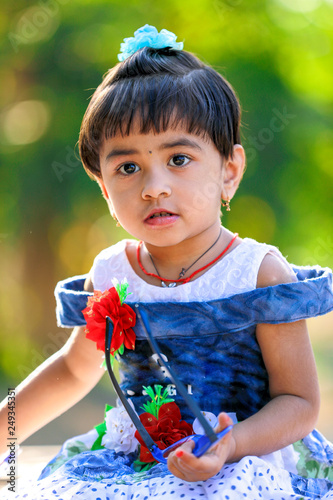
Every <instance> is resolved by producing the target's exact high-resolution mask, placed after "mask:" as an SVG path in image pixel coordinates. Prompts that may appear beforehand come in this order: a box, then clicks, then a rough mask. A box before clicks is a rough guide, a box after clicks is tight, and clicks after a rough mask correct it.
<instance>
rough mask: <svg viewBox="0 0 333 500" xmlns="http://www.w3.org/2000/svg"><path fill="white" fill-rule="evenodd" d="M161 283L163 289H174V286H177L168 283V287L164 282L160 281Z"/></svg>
mask: <svg viewBox="0 0 333 500" xmlns="http://www.w3.org/2000/svg"><path fill="white" fill-rule="evenodd" d="M161 283H162V286H163V287H164V288H174V287H175V286H177V283H169V284H168V285H167V284H166V283H164V281H162V282H161Z"/></svg>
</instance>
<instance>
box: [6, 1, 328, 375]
mask: <svg viewBox="0 0 333 500" xmlns="http://www.w3.org/2000/svg"><path fill="white" fill-rule="evenodd" d="M332 10H333V6H332V2H330V1H328V0H327V1H325V0H316V1H315V0H303V1H297V0H290V1H287V0H251V1H250V0H183V1H182V2H179V1H175V0H169V1H168V2H164V3H159V2H152V1H150V0H138V1H135V0H130V1H127V2H126V4H124V3H123V2H122V1H121V0H109V1H106V0H96V1H94V2H92V1H89V0H71V1H70V2H69V1H68V0H42V1H38V2H37V1H36V2H35V3H33V2H30V3H29V5H27V2H25V1H23V0H17V1H15V2H10V1H9V0H4V1H3V3H2V11H1V12H0V32H1V35H2V36H1V39H0V44H1V49H2V50H1V56H0V61H1V70H0V74H1V78H0V103H1V108H2V110H1V114H0V129H1V134H0V146H1V151H0V162H1V183H0V196H1V212H0V248H1V254H2V259H1V262H0V266H1V268H0V270H1V277H2V285H3V293H2V296H1V304H0V312H1V317H2V325H1V336H2V341H1V347H0V349H1V359H2V361H1V367H0V370H2V371H3V373H5V374H7V376H10V377H12V378H13V380H15V381H18V380H19V379H21V378H22V375H23V374H24V373H25V372H26V371H27V370H28V371H30V370H32V369H33V368H34V367H35V366H37V364H39V363H40V361H41V359H43V358H45V357H47V356H48V355H50V354H51V351H52V349H53V351H55V350H57V349H58V348H59V345H58V343H59V342H58V341H56V340H55V338H56V335H57V333H55V332H57V330H56V327H55V319H54V306H55V304H54V298H53V288H54V285H55V283H56V282H57V281H58V280H59V279H62V278H65V277H66V276H68V275H70V274H79V273H84V272H87V271H88V270H89V268H90V266H91V264H92V261H93V258H94V256H95V255H96V254H97V253H98V251H100V250H101V249H102V248H104V247H105V246H108V245H110V244H112V243H114V242H115V241H117V240H118V239H120V238H121V237H123V236H124V233H123V232H122V231H118V230H116V229H115V227H114V224H113V222H112V220H111V218H110V217H109V216H108V212H107V207H106V205H105V203H104V201H103V199H102V197H101V196H100V194H99V189H98V187H97V185H94V184H93V182H91V180H90V179H89V178H88V177H87V176H86V174H85V173H84V172H83V169H82V167H81V165H80V161H79V159H78V154H77V150H76V143H77V139H78V132H79V128H80V123H81V119H82V116H83V114H84V111H85V109H86V106H87V104H88V101H89V98H90V96H91V94H92V93H93V90H94V89H95V88H96V87H97V86H98V84H99V83H100V81H101V78H102V75H103V74H104V73H105V71H106V70H107V69H108V67H110V66H112V65H114V64H115V63H116V62H117V53H118V51H119V45H120V42H121V41H122V39H123V38H124V37H126V36H132V33H133V32H134V31H135V30H136V29H137V28H138V27H139V26H142V25H144V24H146V23H149V24H153V25H156V26H157V27H158V28H159V29H161V28H167V29H169V30H171V31H174V32H175V33H177V34H178V40H184V41H185V48H186V49H187V50H189V51H192V52H194V53H196V54H197V55H198V56H199V57H201V58H202V59H204V60H205V61H207V62H208V63H210V64H212V65H213V66H214V67H215V68H216V69H218V70H219V71H221V72H222V73H223V74H224V75H225V76H226V77H227V78H228V79H229V81H230V82H231V83H232V84H233V86H234V87H235V89H236V90H237V92H238V95H239V97H240V101H241V103H242V105H243V123H244V125H243V141H244V145H245V147H246V151H247V154H248V167H247V172H246V174H245V177H244V180H243V182H242V184H241V186H240V189H239V193H238V195H237V196H236V197H235V200H234V201H233V206H232V212H231V213H230V214H228V215H225V216H224V219H223V222H224V224H226V225H227V226H228V227H230V228H231V229H232V230H237V231H238V232H239V233H240V235H241V236H249V237H254V238H257V239H259V240H261V241H265V242H267V243H272V244H277V245H279V246H280V249H281V250H282V252H283V253H284V254H287V255H288V256H289V259H290V260H291V261H294V262H297V263H299V264H314V263H318V264H322V265H330V266H332V265H333V239H332V219H333V213H332V203H333V199H332V178H333V168H332V161H331V158H332V156H333V140H332V139H333V133H332V130H333V128H332V114H331V112H332V97H333V82H332V79H333V76H332V75H333V73H332V41H333V29H332V28H333V15H332V14H333V12H332ZM245 215H246V217H245ZM49 332H52V333H49ZM59 335H60V334H59ZM52 338H53V340H52ZM58 338H60V337H58ZM61 338H62V341H64V339H65V337H61ZM13 339H15V340H16V342H15V345H14V344H13ZM46 346H47V349H46ZM14 360H15V362H14Z"/></svg>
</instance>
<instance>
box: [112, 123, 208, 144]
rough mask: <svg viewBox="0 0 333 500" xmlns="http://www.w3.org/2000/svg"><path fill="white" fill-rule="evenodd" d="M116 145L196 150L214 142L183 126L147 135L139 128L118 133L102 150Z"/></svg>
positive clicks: (149, 132) (151, 132) (203, 134)
mask: <svg viewBox="0 0 333 500" xmlns="http://www.w3.org/2000/svg"><path fill="white" fill-rule="evenodd" d="M116 144H119V145H120V144H122V145H125V144H126V145H134V146H136V148H138V149H140V148H141V147H148V146H149V147H150V149H152V148H154V147H159V146H161V145H165V146H168V147H172V145H175V146H177V145H184V146H186V145H187V146H189V147H194V148H196V149H199V148H202V149H203V148H206V147H212V146H214V147H215V145H214V144H213V142H212V140H211V139H210V138H209V137H208V136H207V134H205V133H204V132H202V133H200V134H199V133H190V132H188V130H187V128H186V127H185V126H183V125H178V126H174V127H169V128H167V129H166V130H165V131H160V132H157V131H156V130H154V129H151V130H149V131H147V132H145V133H142V132H141V130H140V128H139V127H138V126H136V127H133V128H132V129H131V130H130V131H129V132H128V133H127V134H121V133H120V132H117V133H116V134H114V135H113V136H112V137H109V138H105V139H104V141H103V143H102V148H103V147H104V146H106V145H108V146H112V145H116Z"/></svg>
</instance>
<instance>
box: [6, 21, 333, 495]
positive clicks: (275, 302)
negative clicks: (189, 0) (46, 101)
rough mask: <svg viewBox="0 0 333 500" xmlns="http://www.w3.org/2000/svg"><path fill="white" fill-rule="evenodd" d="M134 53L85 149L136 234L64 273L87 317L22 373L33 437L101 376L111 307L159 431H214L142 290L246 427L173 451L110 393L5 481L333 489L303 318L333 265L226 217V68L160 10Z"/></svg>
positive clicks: (326, 294) (146, 419) (226, 489)
mask: <svg viewBox="0 0 333 500" xmlns="http://www.w3.org/2000/svg"><path fill="white" fill-rule="evenodd" d="M119 59H120V61H122V62H120V63H119V64H117V65H116V66H115V67H114V68H113V69H111V70H110V71H109V72H108V74H107V75H106V76H105V78H104V81H103V83H102V84H101V85H100V86H99V87H98V89H97V90H96V92H95V93H94V95H93V97H92V99H91V102H90V104H89V106H88V109H87V112H86V114H85V116H84V119H83V123H82V128H81V133H80V152H81V158H82V162H83V164H84V167H85V169H86V170H87V172H88V173H89V175H91V176H92V177H93V178H94V179H95V180H96V181H97V182H98V183H99V185H100V188H101V190H102V193H103V196H104V197H105V199H106V201H107V203H108V206H109V209H110V212H111V214H112V216H113V217H114V218H115V219H116V220H117V221H118V224H121V225H122V226H123V227H124V228H125V229H126V230H127V231H128V232H129V233H130V234H132V235H133V237H134V238H136V239H135V240H134V239H133V240H124V241H120V242H119V243H117V244H116V245H114V246H112V247H110V248H107V249H105V250H103V251H102V252H101V253H100V254H99V255H98V256H97V257H96V259H95V261H94V264H93V267H92V269H91V272H90V273H89V275H87V276H78V277H75V278H71V279H68V280H65V281H63V282H61V283H59V284H58V286H57V289H56V297H57V306H58V307H57V315H58V322H59V324H60V325H61V326H64V327H72V326H74V327H75V328H74V330H73V333H72V335H71V337H70V339H69V340H68V342H67V343H66V345H65V346H64V347H63V348H62V349H61V350H60V351H59V352H58V353H56V354H55V355H53V356H51V358H49V359H48V360H47V361H46V362H45V363H43V365H42V366H41V367H40V368H39V369H37V370H36V371H35V372H33V373H32V374H31V376H30V377H28V378H27V380H25V381H24V382H23V383H22V384H21V385H20V386H19V388H18V389H17V394H16V404H17V409H16V420H17V422H16V426H17V438H18V442H21V441H23V440H24V439H26V438H27V437H28V436H29V435H31V434H32V433H33V432H34V431H36V430H37V429H39V428H40V427H41V426H43V425H45V424H46V423H48V422H49V421H50V420H52V419H53V418H55V417H56V416H58V415H60V414H61V413H63V412H64V411H65V410H66V409H68V408H69V407H71V406H72V405H73V404H75V403H76V402H77V401H79V400H80V399H81V398H82V397H84V396H85V395H86V394H87V393H88V392H89V391H90V390H91V389H92V388H93V387H94V386H95V385H96V383H97V382H98V380H99V379H100V378H101V376H102V375H103V373H104V371H105V370H104V367H103V366H101V364H102V361H103V357H104V353H103V351H104V348H105V347H104V343H105V341H104V339H105V331H106V316H109V317H110V318H111V319H112V322H113V334H112V341H111V359H112V360H113V359H117V361H118V366H119V370H120V373H121V379H122V382H121V387H122V390H123V392H124V394H125V395H126V396H127V398H128V399H129V400H130V401H131V405H132V408H133V409H135V411H136V413H137V414H138V415H139V416H140V420H141V422H142V423H143V425H144V426H145V427H146V429H148V431H149V433H150V435H151V436H152V437H153V439H154V441H155V442H157V444H158V446H159V447H160V448H162V449H164V448H166V447H167V446H168V445H170V444H173V443H174V442H176V441H178V440H179V439H180V438H182V437H186V436H189V435H192V434H203V430H202V428H201V427H200V424H199V423H198V419H196V418H195V416H193V414H192V413H191V411H190V410H189V409H188V407H187V406H186V405H185V403H184V400H183V398H182V397H181V396H180V395H179V390H178V389H179V388H178V387H177V384H174V381H173V380H172V378H171V376H170V374H169V373H168V370H167V369H166V368H165V367H164V366H162V364H161V362H160V361H159V358H158V357H157V356H156V355H155V354H154V353H153V352H152V350H151V348H150V346H149V343H148V342H147V338H146V336H145V332H144V329H143V326H142V323H141V321H140V320H139V317H138V315H137V314H136V310H137V309H136V305H139V308H140V309H141V311H142V312H143V313H145V316H146V317H147V320H148V322H149V325H150V328H151V331H152V333H153V335H154V337H155V338H156V339H157V340H158V344H159V347H160V349H161V351H162V353H163V354H162V357H163V359H165V360H168V361H169V363H170V366H172V368H173V369H174V370H175V372H176V373H177V376H178V377H179V379H180V380H181V381H182V382H183V384H184V385H185V387H186V388H187V391H188V393H189V394H190V396H191V397H192V398H193V399H194V400H195V401H196V402H197V403H198V404H199V406H200V408H201V410H202V411H203V412H204V415H205V417H206V419H207V420H209V421H210V423H211V425H212V427H215V429H214V430H215V432H220V431H221V430H222V429H225V428H226V427H228V426H230V425H232V424H233V427H232V430H230V431H229V432H228V433H227V434H226V435H225V436H224V437H223V439H222V440H221V441H219V442H218V443H217V444H215V445H214V446H213V447H212V448H210V450H209V451H208V452H207V453H206V454H204V455H202V456H201V457H196V456H195V455H194V454H193V453H192V450H193V447H194V442H193V440H189V441H187V442H185V443H184V444H182V445H181V446H180V447H178V448H176V449H175V450H174V451H172V452H171V453H170V454H169V456H168V461H167V464H164V463H158V462H156V460H155V459H154V457H153V456H152V455H151V453H150V452H149V450H148V448H147V446H146V445H145V444H144V442H143V440H142V438H141V437H140V435H139V434H138V433H137V432H136V431H135V427H134V425H133V424H132V422H131V420H130V419H129V417H128V415H127V412H126V411H125V409H124V408H123V407H122V406H121V405H119V406H117V407H116V408H110V407H108V406H107V407H106V413H105V420H104V422H102V424H100V425H97V426H96V428H95V429H93V430H91V431H90V432H88V433H87V434H85V435H82V436H77V437H75V438H73V439H70V440H68V441H67V442H66V443H65V444H64V445H63V447H62V449H61V451H60V452H59V454H58V455H57V456H56V457H55V458H54V459H53V460H52V461H51V462H50V463H49V464H48V465H47V466H46V468H45V469H44V470H43V472H42V473H41V476H40V478H39V480H38V482H37V484H33V487H31V485H30V486H29V487H28V486H23V487H22V488H21V490H19V491H18V492H16V494H13V495H12V496H10V495H9V493H8V491H6V492H5V495H7V496H5V498H27V499H30V500H32V499H38V500H40V499H50V498H59V499H66V500H67V499H72V498H83V499H96V500H99V499H102V500H107V499H118V498H119V499H122V498H128V499H132V498H133V499H142V500H143V499H147V498H151V497H155V498H175V499H179V498H184V499H199V498H211V499H238V498H247V499H253V500H258V499H260V498H263V499H279V500H282V499H285V500H287V499H291V498H298V499H301V498H304V499H314V498H325V499H328V498H333V485H332V481H333V467H332V465H333V446H332V445H331V444H330V443H329V442H327V441H326V440H325V439H324V437H323V436H321V435H320V433H319V432H317V431H315V430H313V429H314V426H315V423H316V420H317V416H318V410H319V390H318V382H317V375H316V368H315V363H314V358H313V353H312V349H311V345H310V342H309V338H308V333H307V329H306V324H305V318H307V317H310V316H315V315H319V314H324V313H326V312H328V311H330V310H332V308H333V296H332V285H331V273H330V271H329V270H328V269H320V268H318V267H316V268H300V267H296V266H291V265H290V264H288V262H287V261H286V260H285V258H284V257H283V256H282V255H281V253H280V252H279V250H278V249H277V248H275V247H272V246H270V245H266V244H263V243H258V242H256V241H254V240H252V239H249V238H244V239H241V238H240V237H239V236H238V235H237V234H232V233H231V232H230V231H229V230H228V229H226V228H225V227H223V226H221V217H220V215H221V214H220V208H221V200H222V206H223V207H225V208H226V210H229V209H230V204H231V200H232V198H233V196H234V194H235V192H236V190H237V188H238V185H239V183H240V181H241V178H242V175H243V172H244V165H245V156H244V150H243V148H242V146H241V145H240V142H241V141H240V134H239V126H240V108H239V104H238V101H237V98H236V96H235V94H234V91H233V89H232V88H231V86H230V85H229V84H228V83H227V82H226V81H225V79H223V78H222V77H221V76H220V75H219V74H218V73H216V72H215V71H214V70H213V69H212V68H211V67H209V66H207V65H205V64H203V63H202V62H201V61H200V60H198V59H197V58H196V57H195V56H194V55H192V54H190V53H188V52H185V51H183V50H182V44H181V43H177V42H176V37H175V35H173V34H172V33H170V32H168V31H166V30H162V31H161V32H160V33H158V32H157V30H156V29H155V28H153V27H151V26H148V25H146V26H144V27H143V28H140V29H139V30H138V31H137V32H136V33H135V37H134V38H127V39H125V43H124V44H122V53H121V54H120V55H119ZM137 240H139V241H137ZM87 300H88V303H87ZM81 311H83V312H81ZM96 347H97V348H96ZM6 401H7V400H6ZM6 401H5V402H4V404H3V407H2V412H1V429H2V436H3V437H4V439H2V440H1V446H2V449H1V451H2V452H4V451H5V449H6V444H5V442H6V440H7V434H6V433H7V427H8V426H7V423H8V408H7V406H6ZM3 443H4V444H3Z"/></svg>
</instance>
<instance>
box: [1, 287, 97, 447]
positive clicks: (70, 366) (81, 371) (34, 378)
mask: <svg viewBox="0 0 333 500" xmlns="http://www.w3.org/2000/svg"><path fill="white" fill-rule="evenodd" d="M85 288H86V289H87V287H85ZM101 363H102V353H101V351H97V349H96V345H95V343H94V342H91V340H88V339H86V337H85V333H84V328H83V327H76V328H74V330H73V332H72V334H71V336H70V338H69V339H68V341H67V342H66V344H65V345H64V346H63V347H62V348H61V349H60V350H59V351H58V352H56V353H55V354H53V355H52V356H51V357H50V358H48V359H47V360H46V361H44V363H42V364H41V365H40V366H39V367H38V368H36V370H34V371H33V372H32V373H31V374H30V375H29V376H28V377H27V378H26V379H25V380H24V381H23V382H22V383H21V384H20V385H19V386H18V387H17V388H16V397H15V404H16V410H15V413H16V414H15V419H16V425H15V427H16V429H15V430H16V437H17V443H18V444H19V443H21V442H22V441H24V440H25V439H27V438H28V437H29V436H30V435H31V434H33V433H34V432H36V431H37V430H38V429H40V428H41V427H43V426H44V425H46V424H47V423H49V422H50V421H52V420H53V419H54V418H56V417H58V416H59V415H61V414H62V413H64V412H65V411H66V410H68V409H69V408H71V407H72V406H73V405H74V404H75V403H77V402H78V401H80V400H81V399H82V398H83V397H84V396H85V395H86V394H87V393H88V392H89V391H90V390H91V389H92V388H93V387H94V386H95V385H96V384H97V382H98V381H99V380H100V378H101V376H102V375H103V373H104V369H103V368H101V367H100V365H101ZM7 430H8V408H7V399H5V400H4V401H3V402H2V403H1V405H0V455H1V454H2V453H4V452H6V451H8V450H7V448H6V444H7V437H9V436H8V433H7Z"/></svg>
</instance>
